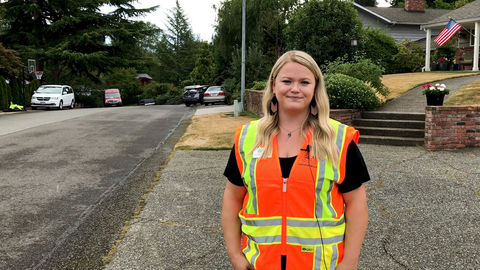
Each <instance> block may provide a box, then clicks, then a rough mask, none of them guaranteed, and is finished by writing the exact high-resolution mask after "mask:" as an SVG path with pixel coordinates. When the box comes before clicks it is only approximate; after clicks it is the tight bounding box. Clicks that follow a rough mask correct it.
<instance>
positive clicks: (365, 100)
mask: <svg viewBox="0 0 480 270" xmlns="http://www.w3.org/2000/svg"><path fill="white" fill-rule="evenodd" d="M325 86H326V88H327V93H328V98H329V101H330V107H331V108H333V109H366V110H374V109H375V108H377V107H378V106H379V104H380V100H379V99H378V97H377V96H376V95H375V93H374V92H373V90H372V89H371V88H370V87H368V86H367V85H366V84H365V83H363V82H362V81H360V80H359V79H356V78H353V77H350V76H347V75H343V74H327V75H325Z"/></svg>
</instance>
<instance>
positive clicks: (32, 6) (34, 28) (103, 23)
mask: <svg viewBox="0 0 480 270" xmlns="http://www.w3.org/2000/svg"><path fill="white" fill-rule="evenodd" d="M131 2H133V1H132V0H121V1H103V0H91V1H74V0H65V1H7V2H6V3H4V4H2V5H3V7H4V8H5V16H4V20H5V22H6V25H7V26H8V27H7V28H6V29H5V31H3V32H0V40H2V42H4V45H5V46H7V47H9V48H12V49H15V50H17V51H18V52H19V53H20V54H21V55H22V57H24V58H25V59H26V58H33V59H37V66H38V69H39V70H44V71H45V73H46V75H48V76H46V80H47V81H46V82H47V83H60V82H61V83H69V82H70V79H72V78H75V77H77V76H86V77H87V78H89V79H90V80H93V81H98V78H99V77H101V75H102V74H105V73H108V72H109V70H110V68H111V67H112V66H116V67H126V66H134V65H136V64H138V63H140V62H142V60H143V59H142V58H143V55H142V50H140V46H141V44H142V43H141V41H142V40H144V39H146V37H148V36H151V35H154V34H155V32H156V31H158V29H156V28H154V27H152V25H148V24H146V23H144V22H141V21H134V20H129V19H128V18H129V17H132V16H138V15H142V14H145V13H148V12H150V11H152V10H153V9H154V8H151V9H141V10H140V9H135V8H134V7H133V5H131ZM105 3H107V4H108V5H109V6H110V7H112V8H113V9H114V10H113V11H112V12H110V13H109V14H103V13H102V12H101V11H100V7H101V6H103V5H104V4H105ZM25 59H24V60H25ZM45 67H46V68H45ZM44 68H45V69H44Z"/></svg>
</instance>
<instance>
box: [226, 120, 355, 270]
mask: <svg viewBox="0 0 480 270" xmlns="http://www.w3.org/2000/svg"><path fill="white" fill-rule="evenodd" d="M257 123H258V120H257V121H252V122H250V123H248V124H246V125H243V126H240V127H238V128H237V130H236V133H235V156H236V160H237V164H238V168H239V171H240V172H241V175H242V179H243V181H244V183H245V186H246V188H247V191H248V192H247V194H246V196H245V198H244V201H243V207H242V210H241V211H240V213H239V218H240V221H241V223H242V234H243V236H242V250H243V253H244V254H245V256H246V258H247V260H248V261H249V262H250V263H251V264H252V265H253V266H254V267H255V269H257V270H262V269H275V270H277V269H280V264H281V255H286V256H287V269H335V266H336V265H337V264H338V263H340V262H341V261H342V258H343V248H344V235H345V218H344V202H343V196H342V194H341V193H340V191H339V190H338V184H340V183H342V181H343V179H344V177H345V159H346V153H347V148H348V145H349V144H350V142H351V141H352V140H353V141H355V142H358V138H359V133H358V131H357V130H355V129H354V128H352V127H349V126H346V125H343V124H341V123H339V122H337V121H335V120H332V119H330V124H331V125H332V126H333V128H334V129H335V131H336V135H337V136H336V145H337V149H338V153H339V164H337V166H336V167H335V166H332V164H331V163H330V162H329V161H326V160H325V159H323V160H316V159H313V158H311V156H310V155H309V150H308V151H307V149H309V147H310V145H311V141H312V131H311V130H310V131H309V132H308V133H307V135H306V138H305V141H304V143H303V146H302V148H301V149H303V150H301V151H300V152H299V154H298V156H297V158H296V160H295V162H294V164H293V167H292V169H291V172H290V175H289V177H288V178H283V177H282V172H281V168H280V161H279V157H278V148H277V138H276V136H274V138H273V141H272V145H273V151H272V156H271V157H268V158H260V155H261V151H262V149H261V148H258V149H252V148H253V145H254V142H255V136H256V135H257ZM252 150H253V151H252Z"/></svg>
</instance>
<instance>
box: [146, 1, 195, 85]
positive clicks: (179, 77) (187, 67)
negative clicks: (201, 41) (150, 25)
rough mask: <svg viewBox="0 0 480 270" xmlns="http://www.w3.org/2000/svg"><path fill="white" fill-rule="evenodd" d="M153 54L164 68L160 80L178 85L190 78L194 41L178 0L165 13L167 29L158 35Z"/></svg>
mask: <svg viewBox="0 0 480 270" xmlns="http://www.w3.org/2000/svg"><path fill="white" fill-rule="evenodd" d="M155 54H156V55H157V57H158V60H159V62H160V64H161V66H162V67H163V69H164V74H163V75H162V77H161V78H159V79H160V81H162V82H170V83H174V84H175V85H180V83H181V82H182V81H183V80H185V79H189V78H190V73H191V72H192V70H193V69H194V66H195V54H196V42H195V40H194V38H193V34H192V29H191V27H190V24H189V23H188V20H187V17H186V16H185V14H184V11H183V9H182V7H181V6H180V4H179V3H178V0H177V1H176V5H175V7H174V8H173V9H172V10H171V11H170V14H168V15H167V29H166V31H165V32H164V33H162V34H161V35H160V40H159V42H158V43H157V45H156V47H155Z"/></svg>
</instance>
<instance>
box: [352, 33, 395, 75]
mask: <svg viewBox="0 0 480 270" xmlns="http://www.w3.org/2000/svg"><path fill="white" fill-rule="evenodd" d="M360 50H361V51H362V52H363V54H364V57H365V58H368V59H370V60H372V61H374V62H375V63H376V64H377V65H380V66H381V67H382V68H383V69H384V73H387V74H389V73H393V57H394V55H395V54H397V53H398V49H397V44H396V41H395V39H394V38H393V37H391V36H389V35H387V34H386V32H384V31H383V30H382V29H379V28H370V27H368V28H367V29H365V36H364V40H363V44H362V48H360Z"/></svg>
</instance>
